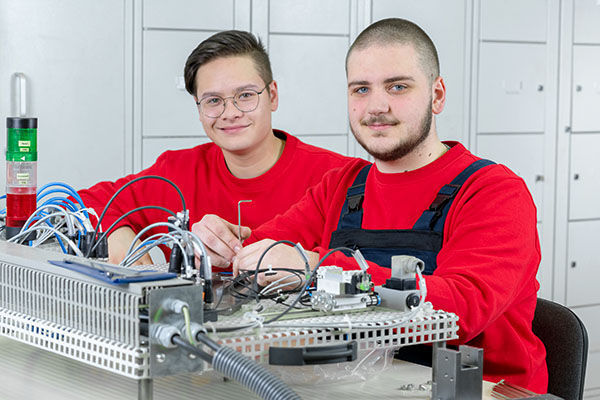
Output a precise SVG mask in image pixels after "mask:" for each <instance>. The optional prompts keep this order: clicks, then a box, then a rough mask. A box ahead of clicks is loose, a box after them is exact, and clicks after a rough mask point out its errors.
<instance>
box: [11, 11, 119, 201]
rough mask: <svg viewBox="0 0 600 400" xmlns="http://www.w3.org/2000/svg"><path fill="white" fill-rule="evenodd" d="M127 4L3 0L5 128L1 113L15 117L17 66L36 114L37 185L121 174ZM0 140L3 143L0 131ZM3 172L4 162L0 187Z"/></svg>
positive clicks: (77, 183)
mask: <svg viewBox="0 0 600 400" xmlns="http://www.w3.org/2000/svg"><path fill="white" fill-rule="evenodd" d="M128 3H129V2H124V1H122V0H110V1H103V2H97V1H77V0H70V1H61V2H60V4H57V2H49V1H44V0H36V1H34V0H30V1H0V93H1V94H0V117H1V121H2V122H1V123H2V132H6V122H5V121H6V117H8V116H11V115H15V116H16V115H17V110H14V109H13V107H12V104H11V100H12V99H11V96H15V93H14V89H13V87H12V81H11V77H12V76H13V74H14V73H16V72H21V73H23V74H24V75H25V78H26V80H27V89H26V102H27V113H26V115H27V116H30V117H37V118H38V153H39V160H38V187H39V186H42V185H43V184H45V183H48V182H50V181H62V182H65V183H68V184H70V185H72V186H74V187H75V188H77V189H79V188H83V187H88V186H91V185H92V184H94V183H96V182H98V181H100V180H106V179H115V178H117V177H119V176H122V175H123V174H124V173H125V165H126V157H127V156H126V154H127V150H128V149H127V144H126V143H127V140H126V139H127V136H128V135H129V134H130V131H129V129H130V125H128V124H127V121H128V120H129V119H130V118H131V115H130V114H128V112H129V111H128V110H130V106H131V105H130V104H129V103H128V100H130V96H129V93H130V90H131V86H130V84H131V81H130V79H131V78H130V74H131V71H130V69H128V62H130V57H129V56H128V53H127V52H128V51H130V49H131V39H130V38H129V39H128V38H127V35H126V32H127V29H128V27H129V29H131V26H130V23H129V22H128V21H127V15H128V13H129V12H130V9H129V8H128V7H129V6H128ZM2 140H3V141H4V143H3V144H2V147H4V146H5V144H6V142H5V140H6V139H5V136H4V134H2ZM129 151H130V149H129ZM2 158H3V159H4V155H3V156H2ZM5 176H6V175H5V163H4V162H1V163H0V177H1V178H0V182H1V183H0V185H2V189H1V190H4V177H5Z"/></svg>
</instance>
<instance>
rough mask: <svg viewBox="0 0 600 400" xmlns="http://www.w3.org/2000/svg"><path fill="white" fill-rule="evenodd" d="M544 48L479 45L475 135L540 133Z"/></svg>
mask: <svg viewBox="0 0 600 400" xmlns="http://www.w3.org/2000/svg"><path fill="white" fill-rule="evenodd" d="M545 82H546V46H545V45H543V44H523V43H481V44H480V53H479V83H478V88H479V90H478V93H479V94H478V98H477V100H478V112H477V132H479V133H482V132H483V133H505V132H517V133H525V132H543V131H544V105H545V91H544V86H545Z"/></svg>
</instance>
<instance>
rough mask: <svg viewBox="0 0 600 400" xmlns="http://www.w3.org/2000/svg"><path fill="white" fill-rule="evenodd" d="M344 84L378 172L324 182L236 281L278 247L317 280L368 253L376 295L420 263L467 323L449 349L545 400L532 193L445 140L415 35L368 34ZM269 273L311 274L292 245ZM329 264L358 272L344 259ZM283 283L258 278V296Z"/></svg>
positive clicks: (394, 24) (442, 299)
mask: <svg viewBox="0 0 600 400" xmlns="http://www.w3.org/2000/svg"><path fill="white" fill-rule="evenodd" d="M346 72H347V79H348V115H349V119H350V126H351V128H352V132H353V133H354V136H355V137H356V139H357V141H358V142H359V143H360V144H361V145H362V146H363V147H364V148H365V149H366V150H367V151H368V152H369V153H370V154H371V155H372V156H373V158H374V160H375V162H374V163H368V162H366V161H364V160H353V161H351V162H349V163H348V164H347V165H346V166H344V167H342V168H339V169H336V170H334V171H331V172H329V173H327V174H326V175H325V176H324V178H323V180H322V181H321V183H319V184H318V185H316V186H314V187H313V188H311V189H309V190H308V191H307V194H306V195H305V196H304V197H303V198H302V199H301V200H300V201H299V202H298V203H297V204H296V205H294V206H293V207H292V208H291V209H290V210H289V211H288V212H286V213H285V214H283V215H279V216H277V217H276V218H275V219H273V220H272V221H269V222H267V223H266V224H264V225H262V226H260V227H258V228H257V229H254V230H253V232H252V235H251V236H250V237H249V239H248V241H247V242H245V243H244V245H245V246H244V248H243V249H241V250H240V251H239V252H238V253H237V254H236V258H235V262H234V264H233V268H234V272H237V271H240V270H254V269H255V268H256V264H257V262H258V260H259V258H260V257H261V255H262V254H263V253H264V251H265V250H266V249H267V248H268V247H269V246H271V244H272V243H273V239H276V240H281V239H286V240H290V241H292V242H300V243H301V244H302V245H303V246H304V248H305V249H310V250H312V251H309V252H307V253H308V258H309V260H310V264H311V266H312V268H314V267H315V266H316V264H317V261H318V260H319V258H321V257H323V256H324V255H325V254H326V253H327V252H328V251H329V249H333V248H337V247H340V246H345V247H351V248H358V249H360V250H361V252H362V253H363V255H364V256H365V258H366V260H367V261H368V263H369V269H368V272H369V273H370V274H371V277H372V279H373V282H374V283H375V284H376V285H381V284H384V283H385V282H386V279H388V278H389V277H390V264H391V256H392V255H396V254H405V255H412V256H416V257H419V258H421V259H423V260H424V261H425V271H424V275H425V277H424V278H425V282H426V286H427V300H428V301H430V302H431V303H432V304H433V306H434V307H435V308H436V309H441V310H445V311H448V312H452V313H455V314H456V315H458V317H459V320H458V325H459V328H460V329H459V331H458V335H459V339H458V340H457V341H456V342H455V343H452V344H453V345H454V344H469V345H472V346H475V347H480V348H483V349H484V364H483V373H484V378H485V379H486V380H488V381H491V382H497V381H499V380H500V379H506V380H508V381H510V382H512V383H515V384H517V385H520V386H523V387H527V388H528V389H530V390H533V391H535V392H538V393H545V392H546V389H547V382H548V374H547V368H546V362H545V349H544V345H543V344H542V342H541V341H540V339H539V338H538V337H536V336H535V334H534V333H533V332H532V329H531V324H532V320H533V315H534V311H535V307H536V302H537V290H538V288H539V284H538V282H537V280H536V273H537V270H538V265H539V262H540V247H539V240H538V236H537V229H536V211H535V206H534V204H533V200H532V198H531V195H530V193H529V191H528V190H527V187H526V185H525V182H524V181H523V179H521V178H519V177H518V176H516V175H515V174H514V173H513V172H512V171H510V170H509V169H508V168H506V167H505V166H503V165H498V164H494V163H492V162H489V161H487V160H482V159H480V158H479V157H476V156H475V155H473V154H471V153H470V152H469V151H468V150H467V149H466V148H465V147H464V146H462V145H461V144H460V143H457V142H446V143H443V142H441V141H440V140H439V138H438V135H437V129H436V121H435V119H434V115H436V114H439V113H440V112H442V110H443V108H444V105H445V100H446V87H445V84H444V80H443V79H442V77H441V76H440V70H439V61H438V56H437V51H436V49H435V46H434V44H433V42H432V41H431V39H430V38H429V37H428V36H427V34H426V33H425V32H424V31H423V30H422V29H420V28H419V27H418V26H417V25H415V24H413V23H412V22H409V21H406V20H402V19H396V18H392V19H386V20H382V21H378V22H376V23H374V24H372V25H371V26H369V27H368V28H366V29H365V30H364V31H363V32H362V33H361V34H360V35H359V36H358V37H357V38H356V40H355V42H354V43H353V45H352V46H351V47H350V49H349V51H348V55H347V58H346ZM195 229H196V230H197V231H202V230H204V227H203V226H202V223H200V224H197V225H196V226H195ZM223 232H225V228H224V229H223ZM230 234H231V233H229V235H230ZM227 237H228V235H227V234H225V235H224V236H223V237H222V238H221V240H227ZM262 265H265V266H266V265H272V266H273V267H287V268H297V269H300V270H302V269H303V268H304V262H303V261H302V260H301V259H300V257H298V255H297V254H296V251H295V249H294V248H292V247H289V246H285V245H280V246H275V247H273V248H272V249H271V250H269V252H268V253H266V254H265V256H264V258H263V259H262ZM325 265H337V266H340V267H342V268H344V269H357V268H358V266H357V265H356V262H355V261H354V259H353V258H352V257H347V255H345V254H343V253H340V252H336V253H333V254H332V255H331V257H329V258H328V259H327V261H326V264H325ZM279 278H281V276H280V275H279V274H269V275H268V276H267V275H266V274H265V275H259V283H262V284H265V283H266V282H268V281H274V280H276V279H279ZM411 348H413V346H407V347H405V348H403V349H402V350H405V349H406V350H411ZM420 355H421V354H416V355H415V354H412V355H411V356H412V357H410V358H411V359H413V360H415V358H414V356H417V357H418V356H420ZM429 360H431V357H429Z"/></svg>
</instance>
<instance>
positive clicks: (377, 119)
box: [360, 115, 400, 126]
mask: <svg viewBox="0 0 600 400" xmlns="http://www.w3.org/2000/svg"><path fill="white" fill-rule="evenodd" d="M399 123H400V121H398V120H397V119H395V118H388V117H386V116H385V115H376V116H373V117H369V118H366V119H363V120H361V121H360V124H361V125H364V126H369V125H374V124H378V125H398V124H399Z"/></svg>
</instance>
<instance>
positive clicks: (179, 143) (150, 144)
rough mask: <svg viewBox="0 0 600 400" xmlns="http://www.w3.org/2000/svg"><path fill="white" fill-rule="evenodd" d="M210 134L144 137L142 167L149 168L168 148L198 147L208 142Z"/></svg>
mask: <svg viewBox="0 0 600 400" xmlns="http://www.w3.org/2000/svg"><path fill="white" fill-rule="evenodd" d="M208 142H210V139H209V138H208V136H197V137H183V138H182V137H175V138H173V137H170V138H154V137H152V138H144V140H143V147H142V169H143V168H148V167H149V166H151V165H152V164H154V162H155V161H156V159H157V158H158V156H160V155H161V154H162V153H164V152H165V151H167V150H180V149H189V148H191V147H196V146H198V145H200V144H204V143H208Z"/></svg>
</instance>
